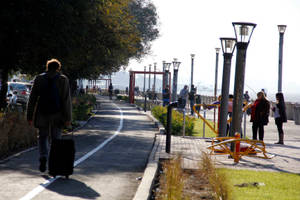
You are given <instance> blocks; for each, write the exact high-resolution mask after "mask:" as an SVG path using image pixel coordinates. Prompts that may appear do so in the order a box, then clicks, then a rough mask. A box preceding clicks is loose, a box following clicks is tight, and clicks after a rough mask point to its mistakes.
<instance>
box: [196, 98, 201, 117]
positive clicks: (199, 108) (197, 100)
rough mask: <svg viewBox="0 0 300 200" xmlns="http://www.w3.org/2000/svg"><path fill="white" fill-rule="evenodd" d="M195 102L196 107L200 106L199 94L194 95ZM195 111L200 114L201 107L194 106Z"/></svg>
mask: <svg viewBox="0 0 300 200" xmlns="http://www.w3.org/2000/svg"><path fill="white" fill-rule="evenodd" d="M195 101H196V104H197V105H198V104H201V96H200V94H197V95H196V99H195ZM196 110H197V112H198V113H200V110H201V106H200V105H198V106H196ZM198 118H200V117H199V115H198Z"/></svg>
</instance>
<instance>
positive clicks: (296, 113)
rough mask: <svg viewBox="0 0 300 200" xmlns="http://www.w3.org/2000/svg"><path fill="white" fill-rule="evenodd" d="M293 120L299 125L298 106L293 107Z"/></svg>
mask: <svg viewBox="0 0 300 200" xmlns="http://www.w3.org/2000/svg"><path fill="white" fill-rule="evenodd" d="M294 120H295V124H296V125H300V106H299V105H297V106H295V107H294Z"/></svg>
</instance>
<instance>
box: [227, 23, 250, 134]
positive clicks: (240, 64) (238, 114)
mask: <svg viewBox="0 0 300 200" xmlns="http://www.w3.org/2000/svg"><path fill="white" fill-rule="evenodd" d="M232 25H233V27H234V32H235V36H236V42H237V43H236V47H237V56H236V66H235V81H234V99H233V113H232V128H231V131H230V136H234V135H235V133H236V132H238V133H241V129H242V128H241V123H242V117H243V114H242V112H243V111H242V109H243V92H244V82H245V67H246V52H247V47H248V44H249V42H250V39H251V36H252V33H253V30H254V28H255V27H256V24H253V23H243V22H233V23H232Z"/></svg>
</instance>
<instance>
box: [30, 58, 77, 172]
mask: <svg viewBox="0 0 300 200" xmlns="http://www.w3.org/2000/svg"><path fill="white" fill-rule="evenodd" d="M60 70H61V63H60V62H59V61H58V60H57V59H51V60H49V61H47V64H46V72H45V73H42V74H40V75H38V76H37V77H36V78H35V80H34V83H33V86H32V90H31V93H30V97H29V101H28V105H27V121H28V124H29V125H30V126H32V125H33V124H34V126H35V127H36V128H38V129H39V154H40V155H39V160H40V166H39V169H40V171H41V172H45V171H46V163H47V159H48V152H49V151H48V137H49V136H50V138H51V140H54V139H60V138H61V129H62V128H63V127H64V126H66V127H70V126H71V120H72V101H71V95H70V86H69V80H68V78H67V77H66V76H65V75H63V74H61V73H60ZM33 121H34V122H33Z"/></svg>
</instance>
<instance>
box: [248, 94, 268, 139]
mask: <svg viewBox="0 0 300 200" xmlns="http://www.w3.org/2000/svg"><path fill="white" fill-rule="evenodd" d="M251 111H252V112H251V120H250V121H251V122H252V123H253V124H252V134H253V140H257V130H259V140H261V141H263V140H264V126H265V125H267V124H268V123H269V113H270V103H269V101H268V100H267V99H266V96H265V94H264V92H259V93H257V99H256V101H255V102H254V104H253V106H252V107H251Z"/></svg>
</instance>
